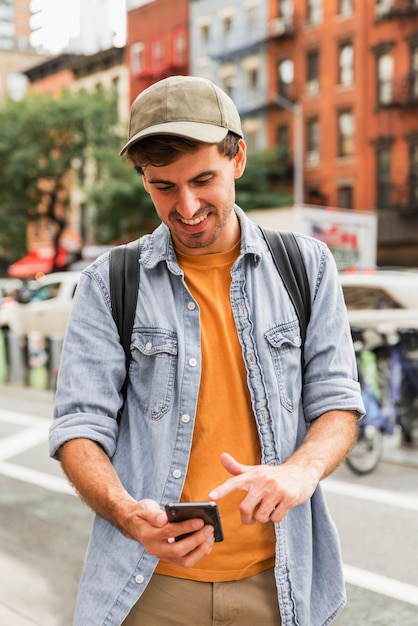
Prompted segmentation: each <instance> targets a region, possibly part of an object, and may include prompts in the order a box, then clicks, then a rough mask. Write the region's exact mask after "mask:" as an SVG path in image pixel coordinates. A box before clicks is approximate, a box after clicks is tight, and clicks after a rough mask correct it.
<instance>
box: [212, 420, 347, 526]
mask: <svg viewBox="0 0 418 626" xmlns="http://www.w3.org/2000/svg"><path fill="white" fill-rule="evenodd" d="M357 419H358V418H357V415H356V413H355V412H353V411H329V412H327V413H324V414H323V415H321V416H320V417H318V419H316V420H315V421H314V422H312V424H311V425H310V427H309V430H308V431H307V434H306V436H305V439H304V441H303V443H302V445H301V446H300V448H298V449H297V450H296V451H295V452H294V453H293V454H292V455H291V456H290V457H289V458H288V459H287V460H286V461H285V462H284V463H282V464H281V465H255V466H249V465H243V464H241V463H238V461H236V460H235V459H234V458H233V457H232V456H231V455H230V454H227V453H225V452H224V453H223V454H222V455H221V463H222V465H223V466H224V467H225V469H226V470H228V472H229V473H230V474H232V478H229V479H228V480H227V481H225V482H224V483H223V484H222V485H219V486H218V487H216V488H215V489H213V490H212V491H211V492H210V493H209V498H210V499H211V500H215V501H216V500H219V499H221V498H224V497H225V496H226V495H227V494H229V493H232V492H233V491H238V490H242V491H245V492H246V493H247V495H246V496H245V497H244V499H243V500H242V502H241V504H240V507H239V508H240V513H241V519H242V522H243V523H244V524H254V523H255V522H267V521H268V520H272V521H273V522H280V521H281V520H282V519H283V518H284V516H285V515H286V514H287V513H288V512H289V511H290V510H291V509H293V508H294V507H295V506H298V505H299V504H303V503H304V502H306V501H307V500H309V498H310V497H311V496H312V494H313V492H314V491H315V489H316V487H317V485H318V483H319V481H320V480H322V479H323V478H325V476H328V474H330V473H331V472H332V471H333V470H334V469H335V468H336V467H337V466H338V465H339V464H340V463H341V462H342V461H343V460H344V459H345V457H346V455H347V454H348V452H349V451H350V450H351V447H352V446H353V445H354V443H355V441H356V439H357Z"/></svg>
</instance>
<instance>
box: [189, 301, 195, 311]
mask: <svg viewBox="0 0 418 626" xmlns="http://www.w3.org/2000/svg"><path fill="white" fill-rule="evenodd" d="M187 308H188V309H189V311H194V310H195V308H196V304H195V303H194V302H189V303H188V305H187Z"/></svg>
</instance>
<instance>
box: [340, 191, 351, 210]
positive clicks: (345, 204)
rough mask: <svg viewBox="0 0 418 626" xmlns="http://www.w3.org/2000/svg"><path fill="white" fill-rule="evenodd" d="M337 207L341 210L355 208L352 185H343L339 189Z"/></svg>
mask: <svg viewBox="0 0 418 626" xmlns="http://www.w3.org/2000/svg"><path fill="white" fill-rule="evenodd" d="M337 206H338V208H339V209H352V208H353V188H352V187H351V185H343V186H342V187H338V199H337Z"/></svg>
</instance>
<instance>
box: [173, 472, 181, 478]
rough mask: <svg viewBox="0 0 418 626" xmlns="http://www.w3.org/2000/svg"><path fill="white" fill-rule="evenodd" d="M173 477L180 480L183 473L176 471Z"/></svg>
mask: <svg viewBox="0 0 418 626" xmlns="http://www.w3.org/2000/svg"><path fill="white" fill-rule="evenodd" d="M173 476H174V478H180V477H181V471H180V470H174V472H173Z"/></svg>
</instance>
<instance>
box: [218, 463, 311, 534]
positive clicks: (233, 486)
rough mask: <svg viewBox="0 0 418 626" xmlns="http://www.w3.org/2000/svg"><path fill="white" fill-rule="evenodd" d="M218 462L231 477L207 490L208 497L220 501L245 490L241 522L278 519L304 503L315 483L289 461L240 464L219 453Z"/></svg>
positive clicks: (276, 520)
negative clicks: (265, 463) (277, 463)
mask: <svg viewBox="0 0 418 626" xmlns="http://www.w3.org/2000/svg"><path fill="white" fill-rule="evenodd" d="M221 463H222V465H223V466H224V467H225V469H226V470H228V472H229V473H230V474H232V475H233V478H229V479H228V480H227V481H226V482H224V483H223V484H222V485H219V486H218V487H216V488H215V489H213V490H212V491H211V492H210V493H209V498H210V499H211V500H219V499H221V498H223V497H225V496H226V495H228V494H229V493H232V492H233V491H237V490H241V491H245V492H247V495H246V496H245V497H244V499H243V500H242V502H241V504H240V507H239V509H240V514H241V520H242V522H243V523H244V524H254V523H255V522H267V521H269V520H271V521H273V522H280V521H281V520H282V519H283V518H284V516H285V515H286V514H287V513H288V512H289V511H290V509H293V507H295V506H297V505H298V504H302V503H303V502H306V501H307V500H308V499H309V498H310V497H311V495H312V494H313V492H314V491H315V488H316V485H317V484H318V478H317V477H316V476H315V477H313V478H310V477H309V476H307V474H306V472H304V471H302V470H301V469H299V468H298V466H296V465H295V466H294V465H292V464H290V463H289V464H286V463H284V464H283V465H275V466H273V465H255V466H250V465H242V464H241V463H238V461H236V460H235V459H234V458H233V457H232V456H231V455H230V454H227V453H223V454H222V455H221Z"/></svg>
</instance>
